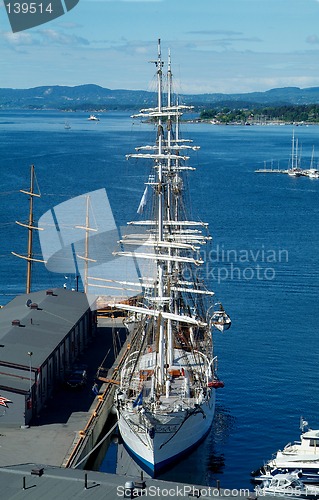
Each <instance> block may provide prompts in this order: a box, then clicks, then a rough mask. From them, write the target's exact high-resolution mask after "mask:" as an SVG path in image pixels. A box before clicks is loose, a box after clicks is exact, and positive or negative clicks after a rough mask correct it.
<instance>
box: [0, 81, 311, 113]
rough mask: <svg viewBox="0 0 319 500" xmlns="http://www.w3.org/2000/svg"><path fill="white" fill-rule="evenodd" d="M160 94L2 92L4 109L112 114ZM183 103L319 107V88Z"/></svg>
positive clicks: (84, 89) (192, 98)
mask: <svg viewBox="0 0 319 500" xmlns="http://www.w3.org/2000/svg"><path fill="white" fill-rule="evenodd" d="M155 102H156V94H155V93H152V92H146V91H143V90H124V89H118V90H111V89H108V88H103V87H100V86H98V85H92V84H88V85H79V86H76V87H66V86H52V87H50V86H43V87H35V88H31V89H10V88H2V89H0V109H63V110H74V111H76V110H85V111H93V110H95V111H96V110H100V111H102V110H111V109H138V108H141V107H145V106H153V105H154V103H155ZM180 102H183V103H184V104H192V105H194V106H195V107H196V108H198V109H200V110H201V109H204V108H222V107H225V106H228V107H231V108H244V107H247V108H249V107H254V108H256V107H259V106H261V107H264V106H280V105H307V104H319V87H311V88H306V89H300V88H298V87H286V88H278V89H271V90H268V91H266V92H251V93H247V94H220V93H219V94H217V93H216V94H194V95H189V94H187V95H182V96H180Z"/></svg>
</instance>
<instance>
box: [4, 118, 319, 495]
mask: <svg viewBox="0 0 319 500" xmlns="http://www.w3.org/2000/svg"><path fill="white" fill-rule="evenodd" d="M66 120H67V121H68V122H69V124H70V126H71V129H69V130H65V129H64V123H65V121H66ZM185 129H186V130H184V135H185V137H186V136H187V137H188V136H189V137H191V138H193V139H194V143H195V144H198V145H200V146H201V150H200V151H199V152H198V153H196V154H195V156H194V157H193V159H192V162H191V163H190V164H191V166H194V167H197V171H196V172H195V173H192V174H191V177H190V182H189V187H190V192H191V205H192V209H193V215H194V217H196V218H200V219H201V220H203V221H206V222H209V224H210V232H211V234H212V236H213V242H212V245H211V249H210V252H209V251H208V250H206V252H205V255H204V256H205V257H206V258H208V261H209V262H208V264H209V265H208V266H205V267H204V274H205V275H206V278H207V280H208V282H209V284H210V286H211V287H212V288H213V290H215V292H216V296H217V298H218V299H219V300H221V301H222V303H223V305H224V307H225V309H226V310H227V312H228V313H229V314H230V315H231V317H232V322H233V323H232V327H231V329H230V330H229V331H228V332H227V333H224V334H222V333H219V332H215V354H216V355H218V359H219V363H218V364H219V370H218V373H219V377H220V378H221V379H222V380H223V381H224V383H225V388H224V389H219V390H218V392H217V409H216V417H215V421H214V424H213V427H212V431H211V433H210V434H209V436H208V437H207V439H206V440H205V441H204V442H203V443H202V444H201V445H200V446H199V447H198V448H197V449H196V450H195V451H194V452H193V453H191V454H189V456H188V457H187V458H185V459H184V460H182V461H181V462H180V463H179V464H178V465H176V466H174V467H172V469H171V470H170V471H167V472H165V473H163V475H162V476H161V477H162V478H163V479H172V480H177V481H185V482H191V483H197V484H199V483H201V484H206V485H215V484H216V479H219V480H220V482H221V486H222V487H225V488H240V487H242V488H244V487H248V486H249V485H250V472H251V470H253V469H256V468H257V467H258V466H260V465H261V464H262V463H263V461H264V460H267V459H269V458H270V457H271V455H272V453H274V452H275V451H276V450H277V449H279V448H281V447H283V446H284V445H285V444H286V443H288V442H289V441H293V440H295V439H298V438H299V418H300V416H301V415H302V416H303V417H304V418H305V419H306V420H307V421H308V422H309V424H310V425H311V426H312V427H313V428H318V426H319V403H318V402H319V382H318V380H319V377H318V353H319V326H318V325H319V308H318V285H319V271H318V263H319V256H318V249H319V231H318V215H319V180H316V179H309V178H306V177H301V178H291V177H289V176H287V175H281V174H257V173H254V170H255V169H257V168H262V167H263V166H264V165H263V164H264V161H265V160H273V165H274V168H277V164H278V161H279V166H280V168H287V166H288V159H289V156H290V150H291V139H292V131H293V127H292V126H249V127H247V126H246V127H244V126H214V125H211V124H199V123H187V124H185ZM0 132H1V140H0V165H1V181H2V189H1V193H0V210H1V221H0V230H1V250H0V254H1V260H0V273H1V274H0V276H1V280H0V294H1V296H0V300H1V303H2V304H5V303H6V302H8V301H9V300H11V298H13V297H14V296H15V295H16V294H19V293H23V292H24V288H25V262H24V261H22V260H19V259H17V258H15V257H13V256H12V255H11V253H10V252H11V251H12V250H13V251H15V252H17V253H22V254H23V253H25V252H26V230H24V229H23V228H21V227H18V226H17V225H16V224H15V221H16V220H20V221H21V222H26V220H27V217H28V199H27V196H25V195H23V194H21V193H19V189H27V188H28V187H29V182H30V181H29V175H30V174H29V167H30V164H32V163H33V164H34V165H35V167H36V172H37V179H38V182H39V186H40V189H41V193H42V197H41V198H40V199H37V200H35V217H36V218H39V217H40V216H41V215H42V214H43V213H44V212H45V211H46V210H48V209H49V208H51V207H54V206H55V205H56V204H58V203H61V202H63V201H65V200H67V199H69V198H72V197H74V196H76V195H80V194H84V193H87V192H89V191H93V190H95V189H99V188H103V187H105V188H106V190H107V193H108V196H109V199H110V203H111V206H112V209H113V213H114V217H115V220H116V221H117V222H118V224H119V225H123V224H125V222H126V221H127V220H131V219H133V218H135V217H136V209H137V207H138V204H139V201H140V198H141V196H142V193H143V190H144V185H143V182H144V181H145V180H146V177H147V175H148V173H149V167H148V166H146V165H143V164H142V165H141V164H140V163H139V164H136V163H135V162H134V161H127V160H126V159H125V154H126V153H130V152H133V150H134V148H135V147H136V146H140V145H142V144H146V143H150V142H152V141H153V133H154V131H153V127H152V125H148V124H137V123H133V125H132V121H131V119H130V117H129V113H125V112H121V113H120V112H118V113H115V112H108V113H105V114H103V115H101V120H100V122H98V123H95V122H92V123H91V122H88V121H87V115H86V114H84V113H72V114H71V113H68V114H66V113H65V114H63V113H58V112H53V111H52V112H49V111H45V112H44V111H43V112H37V111H28V112H20V111H6V112H4V111H2V112H1V113H0ZM295 136H296V137H298V141H299V146H300V145H302V162H303V166H304V167H305V168H306V167H309V166H310V157H311V151H312V147H313V146H314V147H315V150H316V149H317V151H318V155H319V127H317V126H309V127H306V126H302V127H295ZM36 253H38V254H39V256H40V249H39V246H38V245H36ZM64 283H66V284H67V286H73V285H74V282H72V277H67V278H65V276H61V275H58V274H53V273H48V272H47V271H46V270H45V269H44V267H43V266H42V265H41V264H38V265H35V266H34V279H33V289H34V290H36V289H42V288H46V287H52V286H63V284H64ZM107 468H108V460H106V461H104V463H103V464H102V470H107Z"/></svg>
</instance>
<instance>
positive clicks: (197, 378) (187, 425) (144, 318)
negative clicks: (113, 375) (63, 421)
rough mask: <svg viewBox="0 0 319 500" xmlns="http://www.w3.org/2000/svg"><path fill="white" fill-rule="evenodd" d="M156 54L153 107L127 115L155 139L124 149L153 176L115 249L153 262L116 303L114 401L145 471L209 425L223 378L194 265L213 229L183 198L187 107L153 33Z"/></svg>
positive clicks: (208, 302)
mask: <svg viewBox="0 0 319 500" xmlns="http://www.w3.org/2000/svg"><path fill="white" fill-rule="evenodd" d="M154 62H155V65H156V73H157V106H156V107H154V108H151V109H142V110H141V111H140V113H139V114H138V115H135V116H137V117H140V118H142V119H143V120H144V119H147V120H148V121H151V122H155V131H156V132H155V141H154V144H153V145H148V146H140V147H138V148H136V152H135V153H133V154H130V155H128V158H135V159H137V160H139V159H144V160H145V159H146V160H148V161H150V162H151V175H150V176H149V178H148V180H147V182H146V188H145V191H144V194H143V198H142V200H141V203H140V206H139V209H138V212H139V213H140V214H141V216H140V219H139V220H136V221H131V222H129V223H128V224H129V227H131V228H133V229H134V231H131V232H130V234H126V235H124V236H122V239H121V240H120V243H121V245H122V248H121V250H120V251H118V252H115V253H116V255H117V256H121V257H123V258H129V259H132V258H133V259H135V260H137V261H140V262H144V261H145V262H147V263H149V264H150V267H149V269H151V271H149V272H148V273H145V271H144V274H141V275H140V281H139V283H140V284H141V287H142V289H143V293H142V294H141V295H140V296H139V297H138V299H137V300H136V302H135V303H132V301H131V302H130V303H125V304H124V303H120V302H119V303H117V304H115V307H117V308H119V309H122V310H125V311H127V312H128V313H129V315H130V331H131V339H130V350H129V352H128V355H127V358H126V361H125V363H124V366H123V368H122V370H121V378H120V384H119V387H118V389H117V392H116V395H115V404H116V409H117V416H118V424H119V430H120V434H121V436H122V438H123V441H124V444H125V446H126V447H127V448H128V450H129V452H130V453H131V454H132V455H133V456H134V458H135V459H136V461H137V462H139V463H140V464H141V465H142V466H143V467H144V469H145V470H147V472H149V473H150V474H151V475H153V476H154V475H155V474H156V473H158V471H160V470H161V469H163V468H164V467H166V466H167V465H169V464H170V463H172V462H174V461H176V460H178V458H179V457H180V456H181V455H182V454H184V453H185V452H186V451H188V450H190V449H191V448H193V447H194V446H196V445H197V444H198V443H199V442H200V441H201V440H202V439H203V438H204V436H205V435H206V434H207V433H208V431H209V430H210V427H211V425H212V421H213V418H214V411H215V391H216V389H217V388H218V387H222V386H223V383H222V382H221V381H219V380H218V378H217V373H216V370H217V357H216V356H214V352H213V338H212V330H213V328H214V325H213V320H212V316H213V309H214V301H213V296H214V292H213V291H211V290H208V289H207V288H206V286H205V285H204V281H203V279H202V277H201V273H200V272H199V271H200V269H201V266H202V264H203V260H202V259H201V258H200V253H199V252H200V249H201V248H202V246H203V245H205V244H207V243H208V242H209V241H210V239H211V237H210V236H209V234H208V224H206V223H204V222H199V221H195V220H192V219H191V218H190V216H189V213H188V206H187V201H188V193H187V182H186V176H187V175H188V173H189V172H190V171H192V170H195V169H194V168H193V167H190V166H188V163H187V161H188V159H189V157H188V156H186V154H187V153H191V152H192V151H196V150H197V149H198V147H197V146H194V145H193V144H192V141H190V140H187V139H183V138H181V135H180V131H179V125H180V117H181V115H182V113H183V112H184V111H185V110H189V109H192V108H191V107H189V106H184V105H182V104H179V103H178V102H173V95H172V71H171V61H170V56H169V60H168V69H167V92H165V94H164V90H163V88H164V76H163V66H164V63H163V61H162V55H161V44H160V40H159V41H158V54H157V59H156V61H154ZM148 191H149V192H150V193H147V192H148ZM148 198H149V200H148ZM144 269H145V267H144ZM131 285H133V284H132V283H131ZM212 301H213V302H212ZM210 311H212V312H211V313H210Z"/></svg>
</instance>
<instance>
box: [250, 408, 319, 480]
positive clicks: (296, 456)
mask: <svg viewBox="0 0 319 500" xmlns="http://www.w3.org/2000/svg"><path fill="white" fill-rule="evenodd" d="M300 428H301V431H302V434H301V435H300V441H295V442H294V443H288V444H287V445H286V446H285V447H284V448H283V450H279V451H277V453H276V454H275V456H274V458H272V459H271V460H269V461H268V462H267V463H266V464H265V465H264V466H263V467H261V468H260V469H259V472H261V473H264V474H269V473H270V474H271V475H273V474H275V473H276V472H282V471H284V472H289V473H292V472H295V471H298V472H299V474H301V479H302V481H303V482H307V483H308V482H309V483H319V430H312V429H309V428H308V423H307V422H306V421H305V420H304V419H303V418H302V417H301V420H300ZM306 428H307V430H305V429H306ZM252 474H253V475H256V476H257V475H258V472H256V474H254V473H252ZM255 480H257V477H256V478H255Z"/></svg>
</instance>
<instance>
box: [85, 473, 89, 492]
mask: <svg viewBox="0 0 319 500" xmlns="http://www.w3.org/2000/svg"><path fill="white" fill-rule="evenodd" d="M84 488H85V489H86V490H87V489H88V475H87V473H85V474H84Z"/></svg>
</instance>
